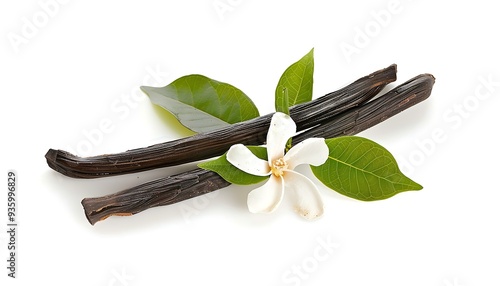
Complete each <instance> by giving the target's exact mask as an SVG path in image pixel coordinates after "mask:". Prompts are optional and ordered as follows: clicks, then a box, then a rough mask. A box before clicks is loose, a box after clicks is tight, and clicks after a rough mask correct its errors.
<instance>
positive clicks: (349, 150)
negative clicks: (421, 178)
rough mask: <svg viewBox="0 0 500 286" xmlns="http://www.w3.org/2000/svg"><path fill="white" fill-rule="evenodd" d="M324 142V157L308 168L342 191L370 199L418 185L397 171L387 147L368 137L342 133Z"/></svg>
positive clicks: (352, 196) (410, 188)
mask: <svg viewBox="0 0 500 286" xmlns="http://www.w3.org/2000/svg"><path fill="white" fill-rule="evenodd" d="M326 144H327V145H328V148H329V150H330V154H329V157H328V160H327V161H326V163H325V164H323V165H321V166H318V167H314V166H311V169H312V171H313V173H314V175H315V176H316V177H317V178H318V179H319V180H320V181H321V182H322V183H323V184H325V185H326V186H327V187H329V188H331V189H333V190H335V191H337V192H339V193H341V194H343V195H346V196H348V197H351V198H354V199H358V200H362V201H374V200H382V199H387V198H389V197H392V196H394V195H395V194H398V193H400V192H404V191H410V190H421V189H422V186H421V185H419V184H417V183H415V182H414V181H412V180H411V179H409V178H408V177H406V176H405V175H403V173H401V171H400V170H399V167H398V165H397V163H396V160H395V159H394V157H393V156H392V154H391V153H389V151H387V150H386V149H385V148H384V147H382V146H380V145H379V144H377V143H375V142H373V141H371V140H368V139H365V138H362V137H357V136H346V137H339V138H332V139H327V140H326Z"/></svg>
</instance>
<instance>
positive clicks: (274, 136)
mask: <svg viewBox="0 0 500 286" xmlns="http://www.w3.org/2000/svg"><path fill="white" fill-rule="evenodd" d="M296 129H297V127H296V125H295V122H293V120H292V118H291V117H290V116H288V115H286V114H284V113H280V112H277V113H275V114H274V115H273V117H272V119H271V125H270V127H269V131H268V133H267V157H268V161H265V160H262V159H260V158H258V157H257V156H255V155H254V154H253V153H252V152H251V151H250V150H249V149H248V148H247V147H245V146H244V145H242V144H237V145H233V146H232V147H231V148H230V149H229V151H228V153H227V160H228V161H229V162H230V163H231V164H232V165H234V166H235V167H237V168H238V169H240V170H242V171H244V172H246V173H249V174H252V175H256V176H269V180H268V181H267V182H266V183H265V184H264V185H262V186H261V187H259V188H257V189H254V190H252V191H251V192H250V193H249V194H248V200H247V204H248V209H249V210H250V212H252V213H269V212H272V211H274V210H275V209H276V207H277V206H278V205H279V204H280V202H281V200H282V199H283V193H284V191H285V189H286V190H287V192H291V193H292V195H293V196H294V208H295V210H296V211H297V212H298V213H299V214H300V215H302V216H303V217H305V218H306V219H314V218H317V217H320V216H321V215H322V214H323V202H322V200H321V197H320V195H319V192H318V189H317V188H316V185H315V184H314V183H313V182H312V181H311V180H310V179H309V178H307V177H306V176H304V175H302V174H299V173H297V172H295V171H293V169H294V168H295V167H297V166H298V165H301V164H310V165H314V166H319V165H322V164H323V163H324V162H325V161H326V160H327V159H328V154H329V151H328V146H327V145H326V143H325V139H323V138H309V139H306V140H304V141H302V142H300V143H298V144H297V145H295V146H293V147H292V148H291V149H290V150H289V151H288V152H287V153H286V154H285V146H286V143H287V141H288V139H289V138H291V137H292V136H293V135H295V133H296Z"/></svg>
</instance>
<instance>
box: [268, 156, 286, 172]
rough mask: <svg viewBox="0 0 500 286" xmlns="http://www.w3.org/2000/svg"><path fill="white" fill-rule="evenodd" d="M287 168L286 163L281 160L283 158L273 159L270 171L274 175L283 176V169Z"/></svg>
mask: <svg viewBox="0 0 500 286" xmlns="http://www.w3.org/2000/svg"><path fill="white" fill-rule="evenodd" d="M287 168H288V164H287V163H286V162H285V160H283V158H279V159H277V160H274V161H273V164H272V166H271V172H272V173H273V175H275V176H276V177H281V176H283V171H284V170H286V169H287Z"/></svg>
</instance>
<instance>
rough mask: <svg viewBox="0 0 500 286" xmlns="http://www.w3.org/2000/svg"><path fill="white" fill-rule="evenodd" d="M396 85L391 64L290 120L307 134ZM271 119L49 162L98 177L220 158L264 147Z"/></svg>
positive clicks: (73, 173)
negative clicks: (239, 147)
mask: <svg viewBox="0 0 500 286" xmlns="http://www.w3.org/2000/svg"><path fill="white" fill-rule="evenodd" d="M395 80H396V65H391V66H389V67H387V68H385V69H381V70H378V71H376V72H374V73H372V74H370V75H367V76H364V77H362V78H360V79H358V80H356V81H355V82H353V83H351V84H349V85H348V86H346V87H344V88H341V89H339V90H338V91H334V92H331V93H329V94H327V95H324V96H322V97H319V98H317V99H315V100H312V101H310V102H307V103H303V104H299V105H296V106H294V107H292V108H290V116H291V117H292V118H293V120H294V121H295V123H296V124H297V130H299V131H300V130H305V129H307V128H310V127H313V126H316V125H318V124H320V123H321V122H323V121H325V120H329V119H330V118H331V117H332V116H335V115H337V114H339V113H341V112H343V111H345V110H348V109H350V108H353V107H355V106H358V105H360V104H362V103H364V102H367V101H368V100H370V99H372V98H373V97H374V96H375V95H377V94H378V93H379V92H380V90H382V89H383V88H384V87H385V86H386V85H387V84H388V83H390V82H393V81H395ZM271 117H272V114H267V115H264V116H260V117H258V118H255V119H252V120H248V121H244V122H241V123H237V124H233V125H230V126H228V127H224V128H221V129H218V130H215V131H212V132H206V133H199V134H196V135H193V136H190V137H186V138H182V139H178V140H173V141H169V142H165V143H160V144H156V145H152V146H149V147H145V148H138V149H132V150H128V151H125V152H122V153H116V154H107V155H99V156H92V157H78V156H75V155H73V154H71V153H69V152H66V151H63V150H54V149H49V151H48V152H47V154H46V155H45V158H46V160H47V164H48V165H49V167H51V168H52V169H54V170H55V171H57V172H59V173H61V174H63V175H66V176H69V177H74V178H99V177H105V176H112V175H121V174H127V173H134V172H140V171H146V170H151V169H155V168H161V167H168V166H175V165H180V164H184V163H189V162H193V161H199V160H204V159H208V158H212V157H215V156H220V155H222V154H224V153H225V152H226V151H227V150H228V149H229V147H230V146H232V145H234V144H237V143H242V144H245V145H261V144H264V143H265V138H266V135H267V130H268V129H269V123H270V121H271Z"/></svg>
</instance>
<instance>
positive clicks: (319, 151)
mask: <svg viewBox="0 0 500 286" xmlns="http://www.w3.org/2000/svg"><path fill="white" fill-rule="evenodd" d="M329 154H330V151H329V150H328V146H327V145H326V143H325V139H323V138H309V139H306V140H304V141H302V142H300V143H299V144H297V145H295V146H293V147H292V148H291V149H290V150H288V152H287V153H286V154H285V157H284V158H283V159H284V160H285V162H286V163H287V164H288V169H290V170H293V169H294V168H295V167H297V166H298V165H301V164H309V165H313V166H319V165H322V164H323V163H325V162H326V160H327V159H328V155H329Z"/></svg>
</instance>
